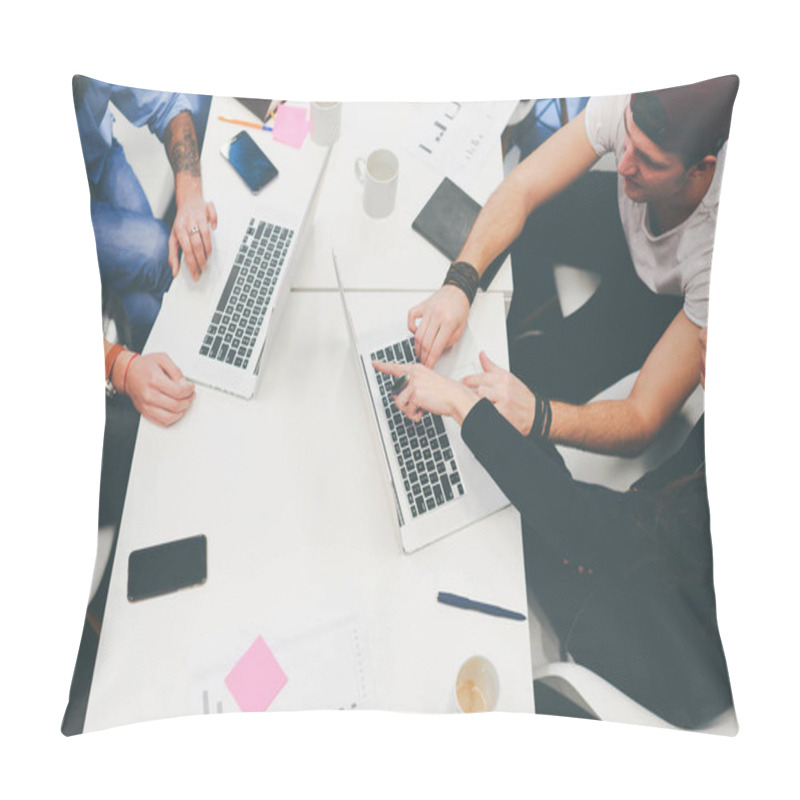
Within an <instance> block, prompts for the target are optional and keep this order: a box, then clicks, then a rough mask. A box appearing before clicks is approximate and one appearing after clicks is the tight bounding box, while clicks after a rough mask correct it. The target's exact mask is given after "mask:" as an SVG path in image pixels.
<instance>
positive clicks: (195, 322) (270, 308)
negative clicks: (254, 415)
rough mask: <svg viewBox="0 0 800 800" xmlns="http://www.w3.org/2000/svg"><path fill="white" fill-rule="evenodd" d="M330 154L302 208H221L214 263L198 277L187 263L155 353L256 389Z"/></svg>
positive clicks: (200, 379) (165, 310)
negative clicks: (258, 211) (255, 211)
mask: <svg viewBox="0 0 800 800" xmlns="http://www.w3.org/2000/svg"><path fill="white" fill-rule="evenodd" d="M330 153H331V147H328V148H327V152H326V155H325V158H324V159H323V161H322V164H321V166H320V168H319V172H318V174H317V177H316V181H315V182H314V185H313V189H312V191H311V192H310V193H309V194H308V196H307V197H306V198H305V201H304V203H296V204H294V205H295V207H294V208H291V207H287V208H275V207H273V208H271V210H270V211H269V213H268V215H265V216H260V215H258V214H253V213H252V212H251V211H249V210H248V209H246V208H243V207H244V206H246V205H248V204H247V203H241V202H240V203H237V204H234V203H232V204H231V205H238V208H237V209H234V210H227V212H228V213H226V209H225V208H224V207H220V208H218V214H219V224H218V228H217V231H216V233H215V238H214V247H213V251H212V254H211V257H210V258H209V260H208V262H207V264H206V268H205V270H204V272H203V274H202V275H201V277H200V279H199V280H197V281H194V280H193V279H192V278H191V277H190V276H189V271H188V269H187V268H186V266H185V264H184V265H183V266H182V269H181V271H180V274H179V275H178V280H179V281H182V285H180V286H178V287H175V286H174V285H173V288H172V289H171V290H170V291H169V292H168V293H167V294H166V295H165V297H164V304H163V306H162V309H161V312H160V313H159V316H158V319H157V320H156V324H155V325H154V327H153V330H152V332H151V334H150V337H149V339H148V342H147V348H146V349H147V350H148V351H149V352H153V351H155V350H159V351H164V352H166V353H167V354H168V355H169V356H170V357H171V358H172V360H173V361H174V362H175V363H176V364H177V365H178V366H179V367H180V369H181V371H182V372H183V373H184V375H185V376H186V377H187V378H189V379H190V380H192V381H195V382H196V383H200V384H203V385H204V386H209V387H212V388H214V389H220V390H222V391H225V392H230V393H231V394H235V395H238V396H240V397H244V398H250V397H252V396H253V394H254V393H255V390H256V386H257V383H258V374H259V367H260V364H261V360H262V358H264V357H265V353H266V351H267V350H268V347H269V344H270V342H271V341H272V339H273V338H274V336H273V334H274V332H275V330H276V329H277V327H278V324H279V319H280V316H281V312H282V310H283V308H284V307H285V305H286V299H287V296H288V294H289V290H290V287H291V273H292V271H293V268H294V263H295V262H296V260H297V259H296V258H295V254H296V253H297V252H298V250H299V249H300V246H299V240H300V238H301V236H302V233H303V230H304V228H305V223H306V221H307V219H308V217H309V214H310V209H311V207H312V206H313V204H314V201H315V199H316V197H317V194H318V191H319V186H320V182H321V179H322V175H323V173H324V171H325V167H326V166H327V163H328V161H329V160H330ZM281 180H291V176H290V175H285V176H282V177H281ZM267 191H268V190H267ZM219 205H220V206H222V204H219ZM291 205H292V204H287V206H291ZM175 288H177V289H178V291H177V292H176V291H174V289H175Z"/></svg>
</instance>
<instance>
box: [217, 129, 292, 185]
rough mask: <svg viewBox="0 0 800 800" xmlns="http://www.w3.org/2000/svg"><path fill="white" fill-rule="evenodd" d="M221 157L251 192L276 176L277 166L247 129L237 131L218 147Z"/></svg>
mask: <svg viewBox="0 0 800 800" xmlns="http://www.w3.org/2000/svg"><path fill="white" fill-rule="evenodd" d="M220 152H221V153H222V155H223V157H224V158H225V159H226V160H227V161H228V162H229V163H230V165H231V166H232V167H233V168H234V169H235V170H236V172H238V173H239V176H240V177H241V178H242V180H243V181H244V182H245V183H246V184H247V185H248V187H249V188H250V191H251V192H252V193H253V194H258V192H260V191H261V190H262V189H263V188H264V187H265V186H266V185H267V184H268V183H269V182H270V181H272V180H274V179H275V178H277V177H278V168H277V167H276V166H275V165H274V164H273V163H272V162H271V161H270V160H269V158H267V155H266V153H265V152H264V151H263V150H262V149H261V148H260V147H259V146H258V145H257V144H256V143H255V141H254V140H253V137H252V136H250V134H249V133H247V131H239V133H237V134H236V135H235V136H234V137H233V138H232V139H230V140H229V141H227V142H225V143H224V144H223V145H222V147H221V148H220Z"/></svg>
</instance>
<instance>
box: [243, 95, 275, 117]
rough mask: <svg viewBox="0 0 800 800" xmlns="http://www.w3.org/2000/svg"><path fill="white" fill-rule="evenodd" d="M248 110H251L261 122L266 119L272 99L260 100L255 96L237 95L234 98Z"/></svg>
mask: <svg viewBox="0 0 800 800" xmlns="http://www.w3.org/2000/svg"><path fill="white" fill-rule="evenodd" d="M236 99H237V100H238V101H239V102H240V103H241V104H242V105H243V106H244V107H245V108H246V109H247V110H248V111H252V112H253V114H255V115H256V116H257V117H258V118H259V119H260V120H261V121H262V122H266V121H267V114H269V107H270V105H271V104H272V100H260V99H259V98H257V97H237V98H236Z"/></svg>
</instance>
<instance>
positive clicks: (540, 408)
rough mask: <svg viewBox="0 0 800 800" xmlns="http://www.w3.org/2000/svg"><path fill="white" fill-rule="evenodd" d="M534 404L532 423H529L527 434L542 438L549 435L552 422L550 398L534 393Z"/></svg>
mask: <svg viewBox="0 0 800 800" xmlns="http://www.w3.org/2000/svg"><path fill="white" fill-rule="evenodd" d="M535 397H536V405H535V407H534V413H533V423H532V424H531V429H530V432H529V433H528V436H530V437H536V438H539V439H544V440H545V441H546V440H547V439H548V437H549V436H550V425H551V423H552V422H553V408H552V406H551V405H550V400H549V399H548V398H547V397H544V396H543V395H536V396H535Z"/></svg>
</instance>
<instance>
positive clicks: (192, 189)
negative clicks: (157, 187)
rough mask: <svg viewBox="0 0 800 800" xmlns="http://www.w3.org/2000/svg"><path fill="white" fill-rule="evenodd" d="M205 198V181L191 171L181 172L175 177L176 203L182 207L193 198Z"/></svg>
mask: <svg viewBox="0 0 800 800" xmlns="http://www.w3.org/2000/svg"><path fill="white" fill-rule="evenodd" d="M197 196H199V197H202V196H203V179H202V178H201V177H200V176H199V175H194V174H192V172H191V171H189V170H181V171H180V172H178V173H176V175H175V202H176V204H177V205H178V206H180V205H182V204H183V203H184V202H185V201H186V200H187V199H189V198H191V197H197Z"/></svg>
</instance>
